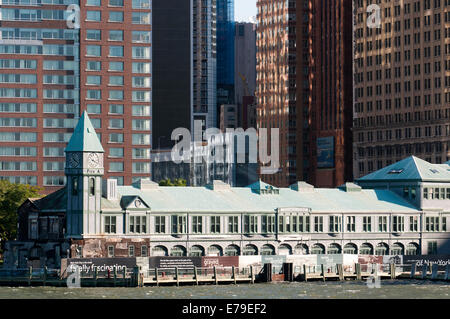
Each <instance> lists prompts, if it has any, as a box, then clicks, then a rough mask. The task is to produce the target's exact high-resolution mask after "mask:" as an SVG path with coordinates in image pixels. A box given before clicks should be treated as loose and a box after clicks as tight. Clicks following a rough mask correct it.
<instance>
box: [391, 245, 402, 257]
mask: <svg viewBox="0 0 450 319" xmlns="http://www.w3.org/2000/svg"><path fill="white" fill-rule="evenodd" d="M403 251H404V247H403V245H402V244H400V243H395V244H393V245H392V247H391V255H394V256H396V255H403Z"/></svg>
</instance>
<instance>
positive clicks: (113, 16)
mask: <svg viewBox="0 0 450 319" xmlns="http://www.w3.org/2000/svg"><path fill="white" fill-rule="evenodd" d="M108 21H109V22H123V12H122V11H110V12H109V20H108Z"/></svg>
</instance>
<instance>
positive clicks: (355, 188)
mask: <svg viewBox="0 0 450 319" xmlns="http://www.w3.org/2000/svg"><path fill="white" fill-rule="evenodd" d="M338 188H339V189H340V190H343V191H344V192H347V193H350V192H360V191H361V190H362V187H361V186H359V185H356V184H354V183H345V184H344V185H341V186H339V187H338Z"/></svg>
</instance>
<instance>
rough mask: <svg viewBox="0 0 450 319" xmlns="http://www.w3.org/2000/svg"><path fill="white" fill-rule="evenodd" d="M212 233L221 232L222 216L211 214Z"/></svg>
mask: <svg viewBox="0 0 450 319" xmlns="http://www.w3.org/2000/svg"><path fill="white" fill-rule="evenodd" d="M211 234H220V216H211Z"/></svg>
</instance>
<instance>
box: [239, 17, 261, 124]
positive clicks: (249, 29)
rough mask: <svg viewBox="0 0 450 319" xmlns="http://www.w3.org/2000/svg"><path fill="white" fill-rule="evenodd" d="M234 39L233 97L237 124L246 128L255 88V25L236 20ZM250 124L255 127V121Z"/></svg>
mask: <svg viewBox="0 0 450 319" xmlns="http://www.w3.org/2000/svg"><path fill="white" fill-rule="evenodd" d="M234 41H235V45H234V52H235V65H234V70H235V71H234V82H235V90H234V96H235V98H234V99H235V104H236V105H237V108H238V116H239V125H240V127H242V128H246V127H249V125H248V124H249V123H248V122H250V121H247V119H248V116H247V115H248V114H247V110H248V108H249V105H251V104H253V102H254V96H255V89H256V25H255V24H254V23H248V22H237V23H236V26H235V35H234ZM250 126H251V127H256V123H254V124H253V125H250Z"/></svg>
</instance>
